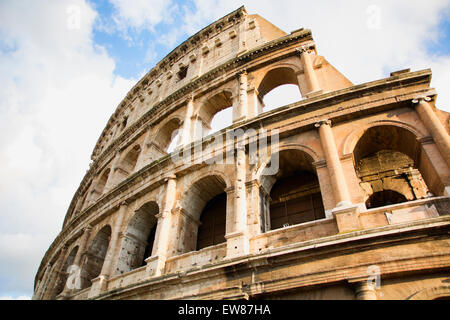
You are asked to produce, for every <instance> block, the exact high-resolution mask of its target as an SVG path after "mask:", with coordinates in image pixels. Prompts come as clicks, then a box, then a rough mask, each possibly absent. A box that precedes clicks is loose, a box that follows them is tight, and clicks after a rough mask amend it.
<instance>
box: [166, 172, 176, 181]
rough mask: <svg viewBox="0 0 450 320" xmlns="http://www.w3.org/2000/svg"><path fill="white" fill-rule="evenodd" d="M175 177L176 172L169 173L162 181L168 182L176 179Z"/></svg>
mask: <svg viewBox="0 0 450 320" xmlns="http://www.w3.org/2000/svg"><path fill="white" fill-rule="evenodd" d="M176 179H177V176H176V174H170V175H168V176H166V177H165V178H164V182H168V181H169V180H176Z"/></svg>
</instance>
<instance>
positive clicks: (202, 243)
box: [197, 192, 227, 250]
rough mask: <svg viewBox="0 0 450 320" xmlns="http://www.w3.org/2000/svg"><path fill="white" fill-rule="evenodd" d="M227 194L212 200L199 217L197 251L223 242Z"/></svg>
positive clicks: (223, 193)
mask: <svg viewBox="0 0 450 320" xmlns="http://www.w3.org/2000/svg"><path fill="white" fill-rule="evenodd" d="M226 207H227V194H226V193H225V192H222V193H221V194H219V195H217V196H215V197H214V198H212V199H211V200H210V201H209V202H208V203H207V204H206V206H205V208H204V209H203V211H202V214H201V215H200V221H201V223H202V224H201V225H200V227H199V228H198V235H197V250H200V249H203V248H205V247H209V246H213V245H216V244H220V243H223V242H225V241H226V240H225V221H226V213H227V212H226Z"/></svg>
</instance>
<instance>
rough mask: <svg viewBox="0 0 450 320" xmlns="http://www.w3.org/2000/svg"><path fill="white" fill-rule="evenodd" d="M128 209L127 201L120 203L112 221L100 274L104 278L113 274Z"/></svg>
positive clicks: (107, 278)
mask: <svg viewBox="0 0 450 320" xmlns="http://www.w3.org/2000/svg"><path fill="white" fill-rule="evenodd" d="M127 209H128V203H127V202H126V201H124V202H122V203H121V204H120V207H119V210H118V213H117V219H116V222H115V223H114V228H113V230H112V234H111V240H110V246H109V249H108V252H107V253H106V257H105V262H104V263H103V267H102V272H101V273H100V275H103V276H104V277H105V279H106V280H109V278H110V277H111V275H113V274H114V272H113V271H114V270H113V269H114V267H115V262H117V259H115V258H117V255H116V251H117V248H118V247H120V240H121V239H122V237H121V236H120V235H121V232H120V230H121V229H122V223H123V219H124V217H125V216H126V213H127Z"/></svg>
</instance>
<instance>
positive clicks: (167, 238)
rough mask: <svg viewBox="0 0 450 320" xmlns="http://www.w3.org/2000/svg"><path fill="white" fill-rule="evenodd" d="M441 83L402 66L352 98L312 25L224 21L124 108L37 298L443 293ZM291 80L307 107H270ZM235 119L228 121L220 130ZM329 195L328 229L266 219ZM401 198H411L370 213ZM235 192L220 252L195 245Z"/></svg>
mask: <svg viewBox="0 0 450 320" xmlns="http://www.w3.org/2000/svg"><path fill="white" fill-rule="evenodd" d="M430 80H431V71H430V70H422V71H415V72H410V71H409V70H403V71H400V72H396V73H393V74H391V76H389V77H387V78H385V79H381V80H376V81H373V82H369V83H364V84H359V85H356V86H354V85H353V84H352V83H351V82H350V81H349V80H348V79H346V78H345V76H344V75H342V74H341V73H340V72H339V71H337V70H336V69H335V68H334V67H333V66H331V65H330V64H329V63H328V62H327V61H326V59H325V58H324V57H321V56H320V55H318V50H317V48H316V45H315V43H314V41H313V38H312V34H311V31H310V30H306V29H299V30H296V31H293V32H292V33H290V34H287V33H285V32H283V31H281V30H280V29H278V28H277V27H275V26H273V25H272V24H271V23H270V22H268V21H266V20H265V19H263V18H262V17H260V16H258V15H249V14H248V13H247V12H246V10H245V8H244V7H241V8H239V9H237V10H236V11H234V12H232V13H230V14H228V15H226V16H225V17H223V18H221V19H219V20H218V21H216V22H214V23H213V24H211V25H209V26H207V27H206V28H204V29H202V30H201V31H200V32H198V33H197V34H195V35H193V36H192V37H190V38H189V39H187V40H186V41H185V42H184V43H182V44H181V45H180V46H178V47H177V48H175V49H174V50H173V51H172V52H171V53H170V54H169V55H168V56H167V57H165V58H164V59H163V60H162V61H160V62H159V63H158V64H157V65H156V66H155V67H154V68H153V69H152V70H150V71H149V72H148V74H147V75H145V76H144V77H143V79H141V80H140V81H139V82H138V83H137V84H136V86H135V87H134V88H133V89H132V90H131V91H130V92H129V93H128V94H127V96H126V97H125V98H124V100H123V101H122V102H121V103H120V105H119V106H118V107H117V109H116V111H115V112H114V114H113V115H112V116H111V118H110V120H109V122H108V124H107V126H106V127H105V129H104V131H103V132H102V134H101V136H100V138H99V140H98V142H97V145H96V147H95V149H94V151H93V154H92V163H91V165H90V168H89V170H88V171H87V173H86V175H85V177H84V178H83V181H82V182H81V184H80V187H79V188H78V190H77V192H76V193H75V195H74V197H73V200H72V202H71V204H70V207H69V209H68V212H67V215H66V218H65V221H64V224H63V228H62V230H61V233H60V234H59V235H58V237H57V238H56V239H55V241H54V242H53V243H52V245H51V246H50V248H49V250H48V251H47V253H46V254H45V256H44V258H43V260H42V263H41V266H40V268H39V270H38V272H37V274H36V281H35V295H34V298H35V299H53V298H57V299H87V298H90V299H127V298H144V299H145V298H151V299H177V298H190V299H200V298H206V299H222V298H239V299H241V298H249V297H263V298H288V297H294V298H317V299H320V298H333V299H335V298H339V299H352V298H357V299H374V298H377V299H406V298H409V297H412V296H413V295H416V296H418V297H421V296H423V297H425V298H432V297H437V296H438V295H439V294H440V295H448V291H446V290H447V289H445V288H442V286H445V285H440V282H439V281H441V280H442V279H444V278H445V277H446V276H448V275H447V274H445V273H442V270H444V269H445V268H447V269H448V267H449V265H450V256H449V254H450V252H449V249H448V248H449V245H448V237H447V236H446V234H448V233H445V230H447V229H448V225H449V213H450V212H449V210H450V209H449V203H450V198H449V196H450V168H449V163H448V143H449V136H448V132H449V128H448V121H449V119H450V116H449V114H448V113H444V112H442V111H439V110H438V109H437V108H436V107H437V106H436V105H435V101H436V96H437V93H436V92H435V90H434V89H432V88H430ZM284 84H294V85H297V86H298V88H299V91H300V92H301V94H302V99H301V100H300V101H298V102H296V103H293V104H291V105H288V106H284V107H281V108H278V109H275V110H272V111H269V112H265V106H264V95H266V94H267V93H268V92H270V91H271V90H273V89H275V88H276V87H278V86H280V85H284ZM226 108H232V111H233V122H232V123H230V124H229V126H228V127H227V128H226V129H224V130H222V131H220V132H217V133H213V132H210V129H211V128H210V126H211V121H212V119H213V117H214V115H215V114H216V113H218V112H220V111H221V110H223V109H226ZM177 132H178V133H180V134H179V136H178V137H179V140H178V145H177V147H176V148H175V150H174V151H173V152H170V151H168V147H169V145H170V144H171V142H172V141H173V139H174V137H175V135H176V133H177ZM264 142H267V143H266V144H265V143H264ZM255 146H256V147H255ZM255 148H256V149H255ZM255 150H256V151H255ZM277 159H278V160H280V161H278V162H277ZM272 171H273V172H272ZM301 171H304V172H303V173H302V174H303V175H302V174H300V173H301ZM305 172H307V173H305ZM292 177H300V178H298V180H300V181H295V182H296V183H293V182H292V181H291V180H292ZM301 177H314V181H315V183H314V185H313V186H312V185H306V184H307V183H306V180H305V181H303V180H302V179H303V178H301ZM286 178H287V180H282V179H286ZM289 179H291V180H289ZM305 179H306V178H305ZM277 181H278V182H279V181H291V182H292V183H291V184H292V185H295V190H294V189H293V188H294V187H292V190H290V189H289V184H287V186H286V187H285V188H284V189H286V190H284V189H283V188H281V189H280V187H279V185H280V182H279V183H278V184H277ZM308 181H309V180H308ZM297 182H298V183H297ZM302 182H304V184H302ZM274 186H276V187H275V188H274ZM308 186H309V187H308ZM308 188H309V189H308ZM287 189H289V190H287ZM280 190H283V192H282V193H283V197H284V198H283V199H284V200H283V199H280V198H279V197H278V198H277V192H281V191H280ZM294 191H295V192H294ZM319 192H320V197H318V200H317V199H316V200H317V201H319V202H320V201H321V206H320V209H321V210H322V208H323V215H320V217H319V218H317V219H314V218H308V219H306V220H302V223H299V224H294V225H285V226H284V227H280V228H275V227H274V226H272V225H271V218H273V217H271V206H273V205H275V204H276V203H277V201H278V202H279V203H282V202H283V201H285V200H286V199H288V200H292V199H297V198H299V197H300V195H303V194H310V193H317V194H319ZM391 192H397V193H398V194H400V195H401V196H402V197H404V201H403V202H401V201H399V202H398V203H388V202H385V203H378V204H377V205H376V206H372V205H371V206H370V207H369V208H368V207H367V206H366V204H367V201H368V199H370V197H371V196H374V195H375V194H376V196H379V195H380V194H381V196H382V197H388V196H389V195H391V194H392V193H391ZM223 193H224V194H225V195H226V204H225V208H224V210H225V212H226V214H225V217H224V218H223V219H224V221H219V222H220V223H224V224H225V236H224V237H223V235H220V236H221V237H223V238H224V239H220V240H221V241H222V240H223V242H222V243H220V244H217V245H213V246H209V247H205V248H202V249H200V250H196V248H197V236H198V233H199V230H200V229H201V228H199V227H200V226H202V225H203V226H204V225H205V224H204V223H207V221H204V220H202V213H203V212H204V210H205V207H207V206H208V205H209V204H210V202H211V201H212V199H214V198H215V197H216V196H217V195H219V194H223ZM311 199H312V198H311ZM314 199H315V198H314ZM316 200H314V201H316ZM302 201H303V200H302ZM303 207H307V206H303ZM292 208H297V209H295V210H300V209H298V208H302V205H301V204H297V205H296V206H293V207H292ZM308 208H309V207H308ZM280 210H281V209H280ZM286 210H288V208H286ZM289 210H291V209H289ZM305 210H306V209H305ZM300 211H301V210H300ZM300 211H299V212H297V211H296V212H294V213H293V214H301V213H300ZM280 212H281V211H280ZM286 212H287V211H286ZM272 213H273V212H272ZM303 221H304V222H303ZM211 226H214V224H211ZM203 229H204V228H203ZM210 232H211V234H213V235H214V234H215V233H214V232H215V231H214V230H210ZM221 241H219V242H221ZM68 265H73V266H76V267H78V269H79V270H80V275H81V280H82V281H81V282H82V285H81V286H80V287H76V286H75V287H74V286H67V283H69V282H66V279H68V278H71V279H72V278H73V277H72V276H73V275H76V274H74V273H72V271H70V270H68V269H67V268H68ZM370 266H375V267H376V268H378V269H376V270H378V271H379V275H381V277H384V276H386V277H388V278H389V279H392V280H391V282H386V289H381V290H385V291H379V290H380V288H378V287H376V288H374V287H373V286H372V285H370V284H368V283H367V279H368V278H369V277H370V276H371V275H373V274H372V273H371V272H372V271H370V270H372V269H370V270H369V269H368V267H370ZM368 270H369V271H368ZM402 274H408V277H403V276H402ZM425 274H428V276H425ZM286 279H290V280H289V281H288V280H286ZM396 279H397V280H396ZM396 281H397V282H396ZM64 282H66V285H65V286H64ZM399 283H401V285H402V286H404V288H407V289H404V290H403V291H402V292H401V293H400V291H398V290H399V289H398V288H399V287H398V286H399V285H397V284H399ZM306 288H307V289H306ZM424 290H425V291H424ZM288 292H289V293H288ZM381 293H382V294H381Z"/></svg>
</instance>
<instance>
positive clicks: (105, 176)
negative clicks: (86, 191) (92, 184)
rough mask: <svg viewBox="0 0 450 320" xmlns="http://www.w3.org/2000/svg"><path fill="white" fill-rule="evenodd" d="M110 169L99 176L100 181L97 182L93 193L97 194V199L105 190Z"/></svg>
mask: <svg viewBox="0 0 450 320" xmlns="http://www.w3.org/2000/svg"><path fill="white" fill-rule="evenodd" d="M110 171H111V169H109V168H108V169H106V170H105V171H104V172H103V174H102V175H101V176H100V179H99V180H98V182H97V186H96V188H95V191H96V192H97V195H98V197H99V196H101V195H102V194H103V190H104V189H105V186H106V182H108V177H109V173H110Z"/></svg>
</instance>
